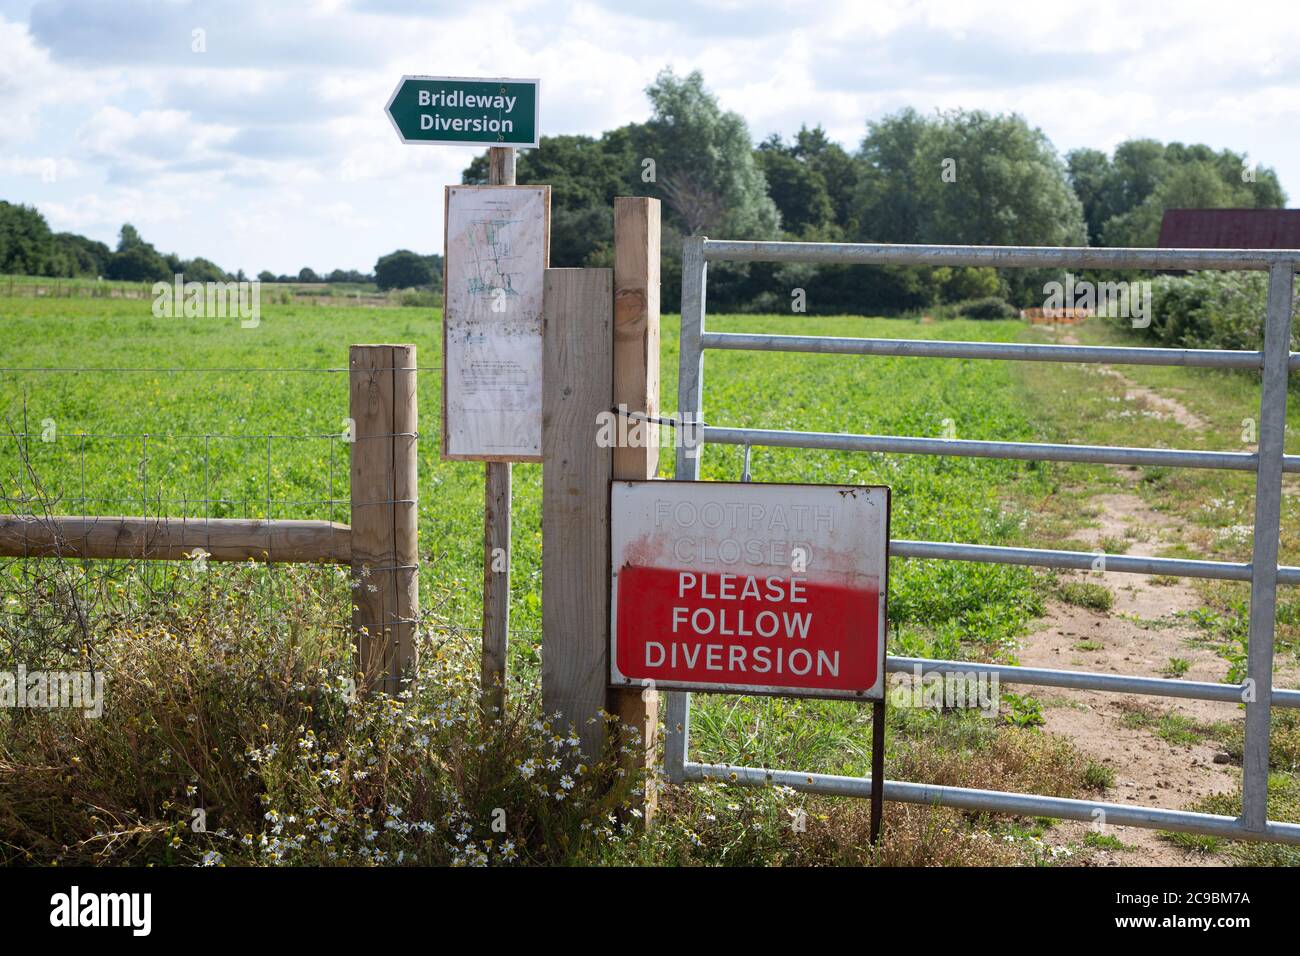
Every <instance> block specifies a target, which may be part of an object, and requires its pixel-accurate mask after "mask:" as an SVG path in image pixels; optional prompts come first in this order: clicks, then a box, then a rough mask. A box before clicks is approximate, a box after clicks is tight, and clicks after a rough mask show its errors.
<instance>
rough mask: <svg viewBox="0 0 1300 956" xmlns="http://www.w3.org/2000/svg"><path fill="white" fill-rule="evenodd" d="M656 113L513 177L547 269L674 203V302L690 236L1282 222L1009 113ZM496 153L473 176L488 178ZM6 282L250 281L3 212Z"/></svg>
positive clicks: (402, 253) (965, 289) (779, 273)
mask: <svg viewBox="0 0 1300 956" xmlns="http://www.w3.org/2000/svg"><path fill="white" fill-rule="evenodd" d="M646 94H647V96H648V98H649V101H650V109H651V112H650V117H649V119H647V120H646V121H645V122H640V123H629V124H627V125H625V126H621V127H619V128H617V129H613V130H608V131H606V132H604V133H602V134H601V135H599V136H579V135H561V136H543V137H542V139H541V145H540V148H538V149H534V150H522V151H520V154H519V156H518V164H517V181H518V182H519V183H521V184H549V185H550V186H551V188H552V202H551V264H552V265H555V266H609V265H612V263H613V201H614V198H615V197H616V196H628V195H642V196H655V197H658V198H659V199H661V200H662V201H663V212H664V215H663V237H662V250H663V261H662V264H661V271H662V276H663V282H664V287H663V301H664V302H665V303H675V302H677V301H678V298H679V295H680V282H681V240H682V238H683V237H684V236H688V235H709V236H714V237H718V238H745V239H792V240H804V241H823V242H832V241H855V242H898V243H918V242H920V243H957V244H971V245H1049V246H1057V245H1082V244H1092V245H1104V246H1153V245H1155V244H1156V242H1157V238H1158V235H1159V230H1160V220H1161V217H1162V216H1163V213H1164V211H1165V210H1166V209H1170V208H1176V207H1191V208H1226V207H1246V208H1276V207H1281V206H1283V205H1285V203H1286V194H1285V193H1284V192H1283V190H1282V187H1281V184H1280V182H1279V181H1278V178H1277V175H1276V173H1275V172H1274V171H1273V170H1272V169H1270V168H1267V167H1259V166H1255V167H1252V166H1251V165H1250V164H1249V163H1248V162H1247V157H1246V156H1245V154H1243V153H1239V152H1235V151H1233V150H1230V149H1222V150H1214V149H1212V148H1211V147H1209V146H1205V145H1199V144H1194V145H1185V144H1182V143H1168V144H1165V143H1160V142H1157V141H1155V140H1151V139H1135V140H1129V141H1127V142H1124V143H1121V144H1120V145H1119V146H1118V147H1116V148H1115V150H1114V151H1113V153H1111V154H1109V155H1108V154H1107V153H1105V152H1103V151H1101V150H1097V149H1090V148H1084V149H1076V150H1072V151H1071V152H1069V153H1067V154H1066V155H1065V156H1064V157H1062V156H1060V154H1059V153H1058V152H1057V150H1056V149H1055V147H1054V146H1053V145H1052V143H1051V142H1050V141H1049V140H1048V139H1047V137H1046V136H1045V135H1044V134H1043V132H1042V131H1041V130H1039V129H1037V128H1036V127H1033V126H1031V125H1029V123H1028V122H1027V121H1026V120H1025V119H1024V118H1023V117H1021V116H1019V115H1018V114H1014V113H1011V114H993V113H987V112H984V111H981V110H970V111H967V110H951V111H940V112H936V113H934V114H930V115H924V114H921V113H919V112H918V111H916V110H914V109H910V108H909V109H903V110H900V111H898V112H896V113H893V114H890V115H888V116H884V117H882V118H880V119H876V120H872V121H870V122H868V123H867V126H866V130H865V133H864V135H863V138H862V141H861V142H860V143H859V144H858V145H857V146H856V148H853V149H848V148H846V147H844V146H843V145H841V144H839V143H836V142H834V141H833V140H832V139H831V138H830V137H829V136H827V134H826V131H825V130H824V129H822V128H821V127H820V126H817V127H813V128H811V129H810V128H808V127H807V126H805V127H803V128H801V129H800V130H799V131H798V132H797V133H795V134H794V136H793V137H791V138H790V139H788V140H787V139H786V138H784V137H782V136H780V135H776V134H774V135H771V136H769V137H768V138H767V139H765V140H763V141H761V142H759V143H758V145H757V146H755V145H754V140H753V138H752V137H751V135H750V130H749V127H748V125H747V124H746V122H745V120H744V119H743V118H742V117H741V116H740V115H739V114H737V113H735V112H731V111H727V110H724V109H722V107H721V106H720V104H719V103H718V101H717V98H716V97H715V96H714V95H713V94H712V93H711V92H710V91H709V90H708V89H707V87H706V86H705V83H704V78H703V76H702V75H701V74H700V73H699V72H693V73H691V74H689V75H688V76H685V77H679V76H677V75H676V74H674V73H673V72H672V71H671V70H665V71H663V72H662V73H660V74H659V76H658V77H656V78H655V80H654V82H653V83H651V84H650V86H649V87H647V89H646ZM487 174H488V161H487V153H486V152H484V153H482V154H480V155H478V156H476V157H475V158H474V159H473V160H472V161H471V162H470V164H469V166H468V167H467V168H466V169H465V170H464V172H463V174H462V181H463V182H465V183H467V184H481V183H485V182H486V181H487ZM0 273H21V274H28V275H45V276H103V277H105V278H121V279H130V280H135V281H158V280H170V279H171V278H172V276H174V275H175V274H177V273H183V274H184V275H185V276H186V278H187V279H197V280H199V281H208V280H212V279H232V278H234V279H242V278H244V276H243V272H242V271H240V272H236V273H235V274H234V275H233V276H232V275H230V274H228V273H226V272H225V271H224V270H222V269H221V268H220V267H218V266H217V265H216V264H214V263H212V262H211V261H209V260H207V259H203V258H195V259H190V260H182V259H180V258H179V257H177V256H175V255H173V254H164V253H160V252H158V250H156V249H155V248H154V247H153V246H152V245H150V244H149V243H147V242H145V241H144V240H143V239H142V238H141V237H140V235H139V233H138V231H137V230H136V229H135V228H134V227H132V226H130V225H125V226H123V227H122V231H121V233H120V235H119V239H118V244H117V247H116V248H115V249H110V248H109V247H108V246H107V245H105V244H104V243H101V242H95V241H93V240H90V239H87V238H85V237H84V236H78V235H75V234H72V233H53V232H51V231H50V229H49V227H48V225H47V224H46V222H45V219H44V218H43V217H42V216H41V215H40V213H39V212H37V211H36V210H35V209H32V208H29V207H26V206H21V205H11V204H9V203H5V202H0ZM258 278H259V279H261V280H262V281H264V282H349V283H361V282H375V283H376V284H378V285H379V287H380V288H381V289H389V288H431V289H435V290H436V289H440V288H441V285H442V257H441V256H440V255H423V254H420V253H417V252H413V251H411V250H406V249H399V250H397V251H395V252H393V253H390V254H388V255H386V256H382V257H380V259H379V260H378V261H377V262H376V264H375V269H374V271H373V272H372V273H360V272H357V271H355V270H351V271H350V270H341V269H336V270H334V271H333V272H330V273H325V274H318V273H316V272H315V271H313V270H312V269H310V268H304V269H303V270H301V271H300V272H299V273H298V274H297V275H296V276H291V275H279V276H277V275H274V274H273V273H271V272H269V271H264V272H261V273H259V275H258ZM1047 278H1049V277H1047V276H1045V274H1043V273H1041V272H1031V271H1028V270H1006V271H1002V272H999V271H997V270H992V269H970V268H966V269H951V268H947V267H869V266H822V267H812V266H807V265H803V264H772V263H717V264H714V265H713V266H711V267H710V281H709V301H710V303H711V304H712V305H714V306H716V307H718V308H719V309H730V310H750V311H789V309H790V304H791V298H792V295H793V293H794V290H798V289H801V290H803V296H802V298H803V300H804V301H805V302H806V304H807V308H808V310H809V311H819V312H859V313H860V312H875V313H891V312H900V311H909V310H919V309H926V308H931V307H934V306H937V305H943V304H948V303H970V302H980V303H984V304H986V305H987V303H988V302H989V301H990V300H998V299H1002V300H1006V301H1009V302H1012V303H1015V304H1017V305H1032V304H1036V303H1037V301H1038V299H1040V298H1041V294H1040V290H1041V287H1042V284H1043V282H1044V281H1046V279H1047Z"/></svg>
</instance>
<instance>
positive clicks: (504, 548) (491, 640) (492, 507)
mask: <svg viewBox="0 0 1300 956" xmlns="http://www.w3.org/2000/svg"><path fill="white" fill-rule="evenodd" d="M514 184H515V151H514V149H513V148H512V147H509V146H493V147H492V148H491V149H489V150H488V185H491V186H513V185H514ZM443 212H444V214H445V212H446V210H444V211H443ZM511 472H512V466H511V464H510V462H508V461H489V462H486V463H485V464H484V466H483V657H482V663H481V668H480V687H481V688H482V705H483V712H484V713H485V714H486V715H487V716H489V717H492V716H503V715H504V713H505V706H506V665H507V664H508V660H509V656H510V563H511V562H510V503H511Z"/></svg>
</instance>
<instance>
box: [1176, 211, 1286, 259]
mask: <svg viewBox="0 0 1300 956" xmlns="http://www.w3.org/2000/svg"><path fill="white" fill-rule="evenodd" d="M1158 245H1159V246H1160V248H1162V249H1300V209H1166V210H1165V217H1164V219H1163V220H1161V222H1160V241H1159V243H1158Z"/></svg>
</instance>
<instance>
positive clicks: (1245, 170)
mask: <svg viewBox="0 0 1300 956" xmlns="http://www.w3.org/2000/svg"><path fill="white" fill-rule="evenodd" d="M1067 162H1068V165H1069V169H1070V181H1071V184H1072V185H1073V187H1074V190H1075V192H1076V193H1077V194H1078V196H1079V199H1080V201H1081V202H1082V203H1083V208H1084V214H1085V216H1086V217H1087V220H1088V236H1089V240H1090V241H1092V242H1094V243H1099V244H1101V245H1108V246H1130V245H1132V246H1153V245H1155V244H1156V242H1158V241H1159V236H1160V222H1161V220H1162V219H1163V217H1164V213H1165V210H1167V209H1177V208H1193V209H1224V208H1236V207H1240V208H1246V209H1272V208H1279V207H1281V206H1284V205H1286V193H1285V192H1283V190H1282V184H1281V182H1280V181H1279V180H1278V178H1277V173H1276V172H1275V171H1274V170H1272V169H1270V168H1268V167H1257V168H1253V167H1251V166H1250V164H1249V163H1248V161H1247V158H1246V156H1245V154H1243V153H1238V152H1235V151H1233V150H1230V149H1224V150H1218V151H1216V150H1214V149H1212V148H1210V147H1209V146H1206V145H1204V144H1202V143H1194V144H1191V145H1187V144H1184V143H1169V144H1167V145H1166V144H1163V143H1160V142H1157V141H1156V140H1152V139H1137V140H1129V141H1127V142H1124V143H1121V144H1120V145H1119V146H1117V147H1116V148H1115V155H1114V158H1113V159H1108V158H1107V157H1106V155H1105V154H1104V153H1100V152H1098V151H1097V150H1091V149H1089V150H1075V151H1073V152H1071V153H1070V155H1069V156H1068V157H1067Z"/></svg>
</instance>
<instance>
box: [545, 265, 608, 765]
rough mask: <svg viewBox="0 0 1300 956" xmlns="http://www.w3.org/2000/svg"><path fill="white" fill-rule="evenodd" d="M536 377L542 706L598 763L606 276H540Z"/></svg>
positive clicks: (553, 272) (604, 617)
mask: <svg viewBox="0 0 1300 956" xmlns="http://www.w3.org/2000/svg"><path fill="white" fill-rule="evenodd" d="M543 298H544V303H545V304H544V309H545V316H546V345H545V362H544V365H543V373H542V382H543V384H542V388H543V398H542V632H543V642H544V643H543V648H542V705H543V708H544V709H545V713H546V714H547V715H548V716H549V715H551V714H555V713H559V714H560V725H561V726H560V727H558V728H557V730H560V731H563V730H565V729H567V728H568V727H572V729H573V732H574V733H575V734H577V736H578V738H579V739H580V740H581V741H582V744H581V749H582V754H583V756H584V758H586V759H587V760H590V761H595V760H597V759H599V758H600V757H601V755H602V749H603V746H604V742H605V726H604V722H603V721H601V720H599V719H596V720H593V719H592V718H598V715H599V713H600V712H601V711H603V710H605V706H606V687H607V686H608V684H609V480H610V470H611V466H612V457H613V456H612V455H611V453H610V449H609V448H602V447H600V446H599V445H597V443H596V433H597V428H598V425H599V419H598V416H599V415H601V413H608V411H609V405H610V396H611V395H612V394H613V368H614V362H613V354H612V353H613V335H612V331H613V328H612V326H613V314H612V313H613V298H614V286H613V275H612V274H611V271H610V270H609V269H547V270H546V282H545V286H544V296H543Z"/></svg>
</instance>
